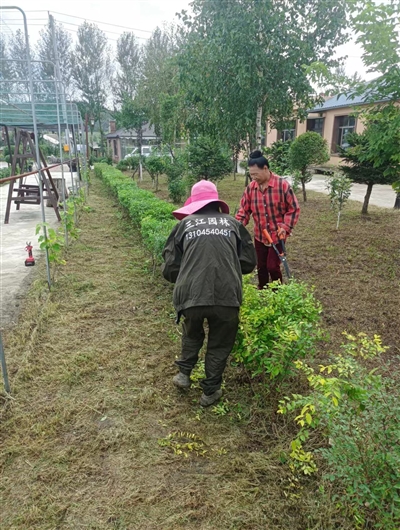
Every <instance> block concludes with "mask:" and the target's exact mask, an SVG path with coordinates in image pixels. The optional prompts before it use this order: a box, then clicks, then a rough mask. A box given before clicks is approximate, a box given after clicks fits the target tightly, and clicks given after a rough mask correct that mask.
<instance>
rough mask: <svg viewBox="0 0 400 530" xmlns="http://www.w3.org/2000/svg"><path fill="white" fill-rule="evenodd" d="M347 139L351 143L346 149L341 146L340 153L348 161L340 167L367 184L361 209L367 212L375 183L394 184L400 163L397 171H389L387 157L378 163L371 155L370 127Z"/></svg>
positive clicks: (350, 175)
mask: <svg viewBox="0 0 400 530" xmlns="http://www.w3.org/2000/svg"><path fill="white" fill-rule="evenodd" d="M346 140H347V142H348V143H349V147H348V148H346V149H343V148H341V147H339V154H340V155H341V156H342V157H343V159H344V161H345V162H346V164H343V165H341V166H340V169H341V170H342V171H343V173H345V175H346V176H348V177H349V179H350V180H352V181H353V182H357V183H359V184H366V185H367V191H366V194H365V197H364V203H363V207H362V210H361V213H363V214H367V213H368V205H369V200H370V197H371V193H372V188H373V186H374V185H375V184H392V183H393V182H395V181H396V178H398V174H399V173H398V171H399V163H398V164H397V173H396V172H395V171H387V162H386V160H385V158H384V159H383V160H381V162H380V163H378V161H377V160H376V159H375V158H374V157H371V155H370V152H371V142H370V135H369V131H368V128H367V129H366V130H365V131H364V132H363V133H362V134H357V133H352V134H349V135H348V136H347V137H346Z"/></svg>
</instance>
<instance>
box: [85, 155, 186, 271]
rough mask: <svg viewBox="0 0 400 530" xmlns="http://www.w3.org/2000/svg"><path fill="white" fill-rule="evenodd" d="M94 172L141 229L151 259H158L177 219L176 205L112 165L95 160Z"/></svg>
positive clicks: (156, 260) (154, 260)
mask: <svg viewBox="0 0 400 530" xmlns="http://www.w3.org/2000/svg"><path fill="white" fill-rule="evenodd" d="M94 172H95V175H96V177H99V178H100V179H101V180H102V181H103V182H104V183H105V184H106V185H107V186H108V187H109V188H110V189H111V191H112V192H113V193H114V195H116V196H117V198H118V201H119V202H120V203H121V204H122V206H124V208H126V210H127V211H128V213H129V216H130V218H131V219H132V222H133V223H134V225H135V226H136V227H137V228H138V229H139V230H140V234H141V236H142V239H143V243H144V245H145V247H146V248H147V249H148V250H149V251H150V252H151V255H152V258H153V263H156V262H160V261H161V253H162V250H163V248H164V245H165V242H166V240H167V237H168V236H169V234H170V232H171V230H172V228H173V227H174V226H175V224H176V222H177V221H176V219H174V218H173V216H172V212H173V211H174V209H175V207H174V206H173V205H172V204H169V203H167V202H164V201H162V200H160V199H158V198H157V197H155V196H154V195H153V193H151V192H150V191H146V190H141V189H140V188H138V186H137V184H136V182H134V181H133V180H132V179H131V178H130V177H128V176H127V175H124V174H123V173H121V171H119V170H118V169H116V168H115V167H111V166H109V165H107V164H95V166H94Z"/></svg>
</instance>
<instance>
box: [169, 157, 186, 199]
mask: <svg viewBox="0 0 400 530" xmlns="http://www.w3.org/2000/svg"><path fill="white" fill-rule="evenodd" d="M186 173H187V159H186V156H185V154H184V153H181V154H178V155H177V156H176V157H175V158H174V159H170V158H168V159H166V161H165V174H166V175H167V178H168V193H169V197H170V199H171V200H172V202H174V203H179V202H182V200H183V199H184V197H185V195H186V188H187V182H186V179H185V174H186Z"/></svg>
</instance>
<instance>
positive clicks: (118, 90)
mask: <svg viewBox="0 0 400 530" xmlns="http://www.w3.org/2000/svg"><path fill="white" fill-rule="evenodd" d="M117 62H118V70H117V75H116V78H115V81H114V90H113V92H114V103H115V104H116V105H117V106H120V105H122V103H123V101H124V100H125V99H126V98H130V99H133V97H134V95H135V93H136V89H137V86H138V83H139V79H140V68H141V50H140V47H139V45H138V43H137V40H136V37H135V35H134V34H133V33H131V32H128V31H126V32H124V33H122V35H121V36H120V37H119V38H118V41H117Z"/></svg>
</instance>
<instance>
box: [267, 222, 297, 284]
mask: <svg viewBox="0 0 400 530" xmlns="http://www.w3.org/2000/svg"><path fill="white" fill-rule="evenodd" d="M262 233H263V235H264V237H265V238H266V239H267V241H268V243H269V244H270V245H271V246H272V247H273V249H274V250H275V252H276V253H277V254H278V257H279V259H280V261H281V263H283V266H284V268H285V273H286V276H287V277H288V279H290V278H291V275H290V269H289V265H288V262H287V260H286V247H285V242H284V234H282V233H281V234H280V235H279V234H278V237H279V239H280V243H281V245H282V250H283V252H279V249H278V247H277V246H276V245H275V243H274V242H273V240H272V237H271V235H270V233H269V232H268V230H267V229H266V228H264V230H263V231H262Z"/></svg>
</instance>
